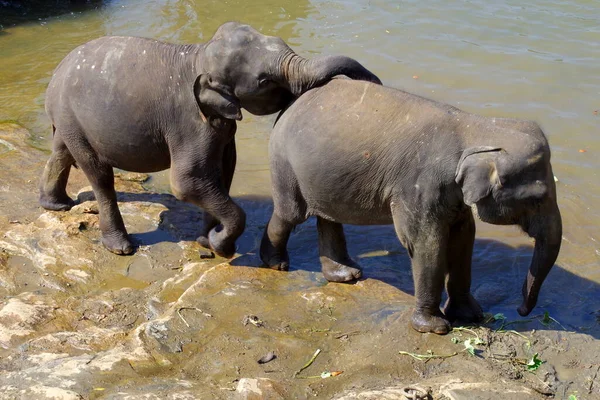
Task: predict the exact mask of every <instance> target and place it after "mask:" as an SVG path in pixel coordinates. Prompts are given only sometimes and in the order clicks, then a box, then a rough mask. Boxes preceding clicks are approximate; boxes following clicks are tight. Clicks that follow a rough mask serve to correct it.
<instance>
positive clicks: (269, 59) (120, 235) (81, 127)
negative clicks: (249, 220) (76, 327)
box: [40, 22, 381, 257]
mask: <svg viewBox="0 0 600 400" xmlns="http://www.w3.org/2000/svg"><path fill="white" fill-rule="evenodd" d="M338 74H344V75H346V76H348V77H350V78H353V79H363V80H368V81H371V82H375V83H381V82H380V81H379V79H378V78H377V77H376V76H375V75H373V74H372V73H371V72H369V71H368V70H367V69H365V68H364V67H363V66H362V65H360V64H359V63H358V62H357V61H355V60H353V59H351V58H348V57H343V56H320V57H315V58H313V59H310V60H308V59H304V58H302V57H300V56H298V55H297V54H295V53H294V52H293V51H292V49H290V48H289V47H288V46H287V45H286V44H285V42H284V41H283V40H282V39H280V38H278V37H272V36H264V35H262V34H260V33H259V32H258V31H256V30H255V29H253V28H251V27H250V26H248V25H242V24H239V23H235V22H229V23H226V24H224V25H222V26H221V27H220V28H219V29H218V30H217V32H216V33H215V35H214V36H213V38H212V39H211V40H210V41H209V42H208V43H206V44H189V45H176V44H168V43H162V42H159V41H156V40H151V39H144V38H138V37H102V38H99V39H96V40H93V41H91V42H89V43H86V44H84V45H81V46H79V47H77V48H76V49H75V50H73V51H72V52H71V53H70V54H69V55H67V56H66V57H65V59H63V60H62V62H61V63H60V64H59V66H58V67H57V68H56V70H55V71H54V75H53V76H52V79H51V81H50V83H49V86H48V90H47V92H46V112H47V114H48V116H49V117H50V120H51V121H52V130H53V143H52V146H53V148H52V155H51V157H50V159H49V160H48V163H47V165H46V167H45V169H44V172H43V176H42V179H41V183H40V203H41V205H42V207H44V208H45V209H48V210H69V209H70V208H71V207H72V206H73V204H74V203H73V200H72V199H70V198H69V196H68V195H67V193H66V190H65V188H66V185H67V180H68V177H69V171H70V169H71V167H72V166H74V165H76V166H78V167H79V168H81V170H82V171H83V172H84V173H85V175H86V176H87V178H88V180H89V181H90V183H91V185H92V188H93V190H94V193H95V195H96V199H97V200H98V206H99V211H100V229H101V231H102V243H103V244H104V246H105V247H106V248H108V250H110V251H112V252H113V253H116V254H130V253H132V252H133V246H132V245H131V242H130V241H129V239H128V236H127V231H126V230H125V226H124V224H123V219H122V217H121V214H120V212H119V209H118V207H117V200H116V199H117V198H116V194H115V189H114V176H113V167H116V168H121V169H124V170H127V171H135V172H155V171H161V170H164V169H167V168H170V169H171V171H170V178H171V187H172V190H173V193H174V194H175V196H177V198H178V199H181V200H184V201H189V202H192V203H194V204H197V205H198V206H200V207H202V208H203V209H204V210H205V217H204V227H203V229H202V232H201V235H200V237H199V238H198V241H199V242H200V244H202V245H203V246H205V247H208V248H211V249H212V250H214V251H215V253H217V254H218V255H221V256H224V257H231V256H232V255H233V254H234V252H235V240H236V239H237V238H238V237H239V236H240V235H241V234H242V232H243V230H244V227H245V213H244V211H243V210H242V209H241V208H240V207H239V206H238V205H237V204H236V203H235V202H234V201H233V200H232V199H231V198H230V196H229V188H230V185H231V180H232V178H233V173H234V169H235V163H236V149H235V142H234V135H235V131H236V123H235V120H238V121H239V120H241V119H242V114H241V108H245V109H246V110H248V111H249V112H251V113H252V114H256V115H266V114H271V113H274V112H277V111H279V110H281V109H282V108H284V107H285V106H287V105H288V104H289V103H290V101H292V100H293V99H294V98H296V97H297V96H299V95H301V94H302V93H304V92H306V91H307V90H309V89H311V88H314V87H316V86H319V85H321V84H323V83H324V82H326V81H327V80H329V79H330V78H332V77H333V76H335V75H338Z"/></svg>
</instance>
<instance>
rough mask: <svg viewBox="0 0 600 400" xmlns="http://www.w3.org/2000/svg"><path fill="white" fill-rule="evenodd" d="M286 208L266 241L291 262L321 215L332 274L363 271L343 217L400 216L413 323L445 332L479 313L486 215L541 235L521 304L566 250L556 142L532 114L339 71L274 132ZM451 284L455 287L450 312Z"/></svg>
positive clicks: (279, 203) (268, 249) (276, 188)
mask: <svg viewBox="0 0 600 400" xmlns="http://www.w3.org/2000/svg"><path fill="white" fill-rule="evenodd" d="M270 160H271V174H272V182H273V199H274V211H273V215H272V217H271V220H270V221H269V224H268V226H267V229H266V230H265V234H264V236H263V241H262V244H261V258H262V260H263V261H264V262H265V263H266V264H267V265H268V266H270V267H272V268H276V269H281V270H287V269H288V263H289V259H288V253H287V251H286V246H287V241H288V238H289V235H290V232H291V231H292V229H294V227H295V226H296V225H298V224H300V223H302V222H303V221H305V220H306V219H307V218H308V217H309V216H312V215H314V216H317V227H318V231H319V250H320V259H321V263H322V269H323V274H324V275H325V277H326V278H327V279H328V280H329V281H333V282H344V281H350V280H354V279H356V278H359V277H360V276H361V269H360V267H359V266H358V265H357V264H356V263H355V262H353V261H352V260H351V259H350V257H349V256H348V252H347V249H346V241H345V238H344V232H343V229H342V225H341V224H342V223H346V224H356V225H370V224H394V227H395V229H396V233H397V235H398V238H399V239H400V241H401V242H402V244H403V245H404V246H405V247H406V248H407V249H408V253H409V255H410V257H411V261H412V269H413V278H414V284H415V296H416V309H415V312H414V314H413V316H412V321H411V322H412V326H413V327H414V328H415V329H416V330H418V331H420V332H434V333H438V334H445V333H447V332H448V331H449V330H450V322H451V321H454V320H461V321H466V322H474V321H479V320H481V318H482V316H483V315H482V310H481V307H480V306H479V305H478V304H477V302H476V300H475V299H474V298H473V296H472V295H471V293H470V287H471V257H472V253H473V243H474V238H475V223H474V219H473V213H472V211H471V208H472V209H473V210H474V211H475V213H476V215H478V216H479V218H480V219H481V220H482V221H485V222H489V223H491V224H497V225H519V226H520V227H521V228H522V229H523V230H524V231H525V232H526V233H527V234H529V236H531V237H533V238H534V239H535V249H534V254H533V259H532V261H531V266H530V269H529V274H528V276H527V278H526V280H525V283H524V285H523V296H524V300H523V303H522V305H521V306H520V307H519V309H518V311H519V314H521V315H523V316H525V315H527V314H529V313H530V312H531V310H532V309H533V308H534V307H535V304H536V302H537V298H538V293H539V291H540V287H541V285H542V282H543V281H544V279H545V278H546V275H547V274H548V272H549V271H550V269H551V268H552V266H553V265H554V262H555V260H556V257H557V256H558V252H559V250H560V244H561V235H562V223H561V217H560V212H559V209H558V206H557V203H556V188H555V183H554V175H553V173H552V167H551V166H550V148H549V146H548V142H547V140H546V138H545V136H544V134H543V132H542V130H541V129H540V127H539V126H538V125H537V124H535V123H533V122H528V121H518V120H513V119H501V118H486V117H481V116H478V115H474V114H470V113H467V112H464V111H461V110H459V109H457V108H454V107H452V106H449V105H445V104H441V103H437V102H435V101H432V100H428V99H425V98H422V97H419V96H415V95H413V94H410V93H405V92H402V91H399V90H395V89H390V88H386V87H383V86H378V85H373V84H370V83H365V82H356V81H351V80H343V79H335V80H332V81H331V82H329V83H328V84H327V85H325V86H323V87H320V88H317V89H314V90H311V91H309V92H307V93H305V94H304V95H303V96H302V97H300V98H299V99H298V100H297V101H296V102H295V103H294V104H293V105H292V106H291V107H290V108H288V109H287V110H286V111H285V112H284V114H283V115H282V116H281V118H280V119H279V121H278V122H277V124H276V126H275V128H274V131H273V133H272V135H271V140H270ZM444 285H445V287H446V290H447V293H448V301H447V302H446V304H445V306H444V308H443V313H442V312H441V311H440V302H441V296H442V291H443V290H444Z"/></svg>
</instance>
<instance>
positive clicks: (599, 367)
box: [588, 365, 600, 394]
mask: <svg viewBox="0 0 600 400" xmlns="http://www.w3.org/2000/svg"><path fill="white" fill-rule="evenodd" d="M598 371H600V365H598V368H596V372H595V373H594V376H593V377H592V379H590V384H589V385H588V394H592V388H593V387H594V381H595V380H596V377H597V376H598Z"/></svg>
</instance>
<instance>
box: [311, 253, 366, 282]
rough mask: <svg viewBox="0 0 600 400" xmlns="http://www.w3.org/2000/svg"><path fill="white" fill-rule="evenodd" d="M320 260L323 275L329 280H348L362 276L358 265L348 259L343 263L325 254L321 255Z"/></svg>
mask: <svg viewBox="0 0 600 400" xmlns="http://www.w3.org/2000/svg"><path fill="white" fill-rule="evenodd" d="M320 260H321V270H322V271H323V276H324V277H325V279H327V280H328V281H329V282H350V281H355V280H357V279H359V278H360V277H361V276H362V271H361V268H360V265H358V264H357V263H355V262H354V261H352V260H350V259H347V260H344V264H341V263H339V262H337V261H333V260H332V259H331V258H329V257H325V256H321V257H320Z"/></svg>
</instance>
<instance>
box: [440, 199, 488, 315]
mask: <svg viewBox="0 0 600 400" xmlns="http://www.w3.org/2000/svg"><path fill="white" fill-rule="evenodd" d="M474 241H475V221H474V220H473V214H472V213H471V211H470V210H467V211H466V212H465V214H464V216H463V217H462V218H461V220H460V221H458V222H456V223H455V224H454V225H452V226H451V227H450V236H449V242H448V249H447V258H448V279H447V281H446V291H447V292H448V300H447V301H446V305H445V306H444V315H445V316H446V318H448V320H450V321H452V322H453V321H457V320H458V321H461V322H479V321H481V320H482V319H483V311H482V309H481V306H479V304H478V303H477V301H476V300H475V298H474V297H473V295H472V294H471V260H472V256H473V243H474Z"/></svg>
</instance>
